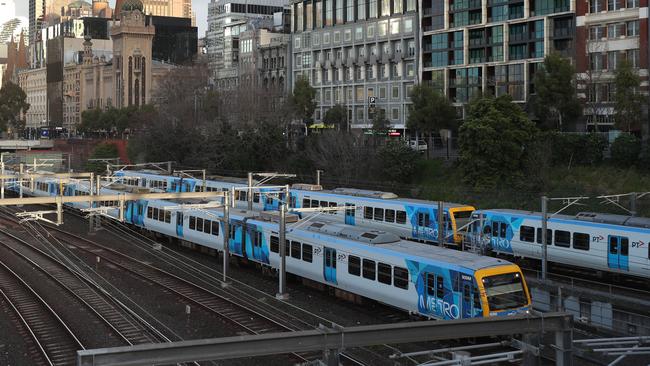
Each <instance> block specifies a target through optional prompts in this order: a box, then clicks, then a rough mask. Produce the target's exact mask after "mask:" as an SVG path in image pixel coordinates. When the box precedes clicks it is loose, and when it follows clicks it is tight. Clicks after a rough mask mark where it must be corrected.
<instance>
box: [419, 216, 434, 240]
mask: <svg viewBox="0 0 650 366" xmlns="http://www.w3.org/2000/svg"><path fill="white" fill-rule="evenodd" d="M417 220H418V221H417V223H416V225H417V236H416V237H417V238H419V239H437V235H433V234H434V233H433V232H432V231H431V230H430V227H429V225H431V215H430V214H429V212H425V211H419V210H418V211H417Z"/></svg>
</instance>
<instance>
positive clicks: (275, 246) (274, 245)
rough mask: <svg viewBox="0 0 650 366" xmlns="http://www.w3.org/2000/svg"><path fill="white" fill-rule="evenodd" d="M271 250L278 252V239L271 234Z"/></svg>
mask: <svg viewBox="0 0 650 366" xmlns="http://www.w3.org/2000/svg"><path fill="white" fill-rule="evenodd" d="M271 251H272V252H273V253H279V252H280V240H279V239H278V237H277V236H273V235H271Z"/></svg>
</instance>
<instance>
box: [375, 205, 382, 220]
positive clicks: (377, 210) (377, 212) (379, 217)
mask: <svg viewBox="0 0 650 366" xmlns="http://www.w3.org/2000/svg"><path fill="white" fill-rule="evenodd" d="M374 216H375V217H374V218H375V220H379V221H384V209H383V208H379V207H376V208H375V215H374Z"/></svg>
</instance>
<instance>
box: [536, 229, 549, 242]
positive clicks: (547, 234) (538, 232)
mask: <svg viewBox="0 0 650 366" xmlns="http://www.w3.org/2000/svg"><path fill="white" fill-rule="evenodd" d="M537 244H542V228H540V227H538V228H537ZM551 244H553V230H551V229H546V245H551Z"/></svg>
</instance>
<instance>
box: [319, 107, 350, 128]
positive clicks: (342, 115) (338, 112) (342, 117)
mask: <svg viewBox="0 0 650 366" xmlns="http://www.w3.org/2000/svg"><path fill="white" fill-rule="evenodd" d="M323 122H324V123H325V124H327V125H334V126H336V129H337V130H346V131H347V127H348V124H347V122H348V109H347V108H345V107H344V106H342V105H340V104H337V105H335V106H334V107H332V108H330V109H329V110H328V111H327V112H326V113H325V116H324V117H323Z"/></svg>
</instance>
